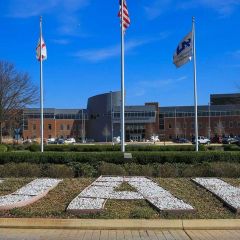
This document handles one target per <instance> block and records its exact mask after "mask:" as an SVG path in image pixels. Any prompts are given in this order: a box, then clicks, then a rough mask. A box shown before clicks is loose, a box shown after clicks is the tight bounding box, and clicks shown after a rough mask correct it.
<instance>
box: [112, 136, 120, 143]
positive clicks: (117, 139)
mask: <svg viewBox="0 0 240 240" xmlns="http://www.w3.org/2000/svg"><path fill="white" fill-rule="evenodd" d="M113 142H114V143H120V142H121V138H120V137H119V136H118V137H114V138H113Z"/></svg>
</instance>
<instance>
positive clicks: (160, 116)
mask: <svg viewBox="0 0 240 240" xmlns="http://www.w3.org/2000/svg"><path fill="white" fill-rule="evenodd" d="M210 98H211V99H210V105H204V106H198V124H199V135H202V136H211V137H213V136H215V135H218V136H222V135H232V136H238V135H240V94H214V95H211V97H210ZM120 104H121V95H120V92H110V93H105V94H100V95H97V96H93V97H91V98H89V99H88V104H87V108H86V109H44V137H45V138H51V137H54V138H68V137H75V138H77V139H79V140H80V139H82V138H84V139H85V138H87V139H94V140H95V141H105V140H106V139H108V140H110V139H111V137H112V136H114V137H116V136H120ZM22 118H23V120H22V129H23V131H22V135H23V138H24V139H26V138H30V139H34V138H39V137H40V112H39V109H25V110H24V111H23V117H22ZM125 122H126V140H130V139H132V140H137V141H143V140H144V139H147V138H149V137H151V136H152V135H158V136H160V138H161V139H165V140H171V139H174V138H176V137H185V138H187V139H191V138H192V137H193V135H194V107H193V106H173V107H162V106H159V104H158V103H154V102H153V103H145V105H142V106H126V107H125Z"/></svg>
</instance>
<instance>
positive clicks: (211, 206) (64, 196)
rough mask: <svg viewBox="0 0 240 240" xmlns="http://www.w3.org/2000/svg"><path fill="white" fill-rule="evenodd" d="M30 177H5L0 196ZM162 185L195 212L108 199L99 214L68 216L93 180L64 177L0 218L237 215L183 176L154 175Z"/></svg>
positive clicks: (237, 183) (125, 187) (235, 182)
mask: <svg viewBox="0 0 240 240" xmlns="http://www.w3.org/2000/svg"><path fill="white" fill-rule="evenodd" d="M31 180H32V179H30V178H24V179H23V178H17V179H16V178H12V179H7V180H6V181H5V182H3V183H2V184H0V195H6V194H9V193H12V192H14V191H15V190H17V189H18V188H20V187H22V186H23V185H25V184H26V183H28V182H30V181H31ZM154 180H155V181H156V182H157V183H159V184H160V185H161V186H162V187H163V188H165V189H166V190H169V191H170V192H171V193H172V194H173V195H175V196H176V197H178V198H180V199H182V200H184V201H185V202H186V203H189V204H191V205H192V206H193V207H194V208H195V209H196V212H195V213H188V214H180V215H176V214H166V213H162V212H160V213H159V212H158V211H156V210H155V209H154V208H152V207H151V206H150V205H149V204H148V203H147V202H146V201H145V200H136V201H135V200H134V201H122V200H108V201H107V203H106V205H105V210H104V212H102V213H99V214H94V215H92V214H88V215H72V214H70V213H67V212H66V211H65V210H66V208H67V206H68V204H69V203H70V202H71V201H72V200H73V198H74V197H76V196H77V195H78V194H79V193H80V192H81V191H82V190H83V189H84V188H85V187H87V186H88V185H89V184H90V183H91V182H92V181H94V179H90V178H74V179H64V180H63V182H61V183H60V184H59V185H58V186H57V187H56V188H55V189H53V190H52V191H51V192H49V194H47V196H46V197H44V198H42V199H41V200H39V201H37V202H36V203H34V204H32V205H29V206H27V207H23V208H17V209H13V210H10V211H0V217H46V218H155V219H157V218H165V219H172V218H174V219H176V218H189V219H191V218H239V217H240V215H236V214H235V213H233V212H232V211H231V210H229V209H228V208H227V207H224V206H223V204H222V203H221V202H220V201H219V200H217V199H216V198H215V197H214V196H213V195H212V194H211V193H209V192H208V191H206V190H204V189H203V188H201V187H198V186H197V185H196V184H194V183H192V182H191V180H190V179H187V178H156V179H154ZM224 180H225V181H226V182H228V183H230V184H232V185H235V186H240V179H229V178H228V179H224ZM118 190H120V191H124V190H125V191H126V190H134V189H131V188H129V186H128V185H127V184H126V185H124V184H123V185H122V186H120V188H119V189H118Z"/></svg>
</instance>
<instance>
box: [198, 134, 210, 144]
mask: <svg viewBox="0 0 240 240" xmlns="http://www.w3.org/2000/svg"><path fill="white" fill-rule="evenodd" d="M198 143H199V144H209V143H210V140H209V139H208V138H206V137H203V136H199V137H198Z"/></svg>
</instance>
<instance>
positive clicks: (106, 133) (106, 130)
mask: <svg viewBox="0 0 240 240" xmlns="http://www.w3.org/2000/svg"><path fill="white" fill-rule="evenodd" d="M102 134H103V136H104V137H105V139H106V142H107V141H108V137H109V136H110V135H111V133H110V131H109V129H108V126H107V125H106V126H105V127H104V129H103V132H102Z"/></svg>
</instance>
